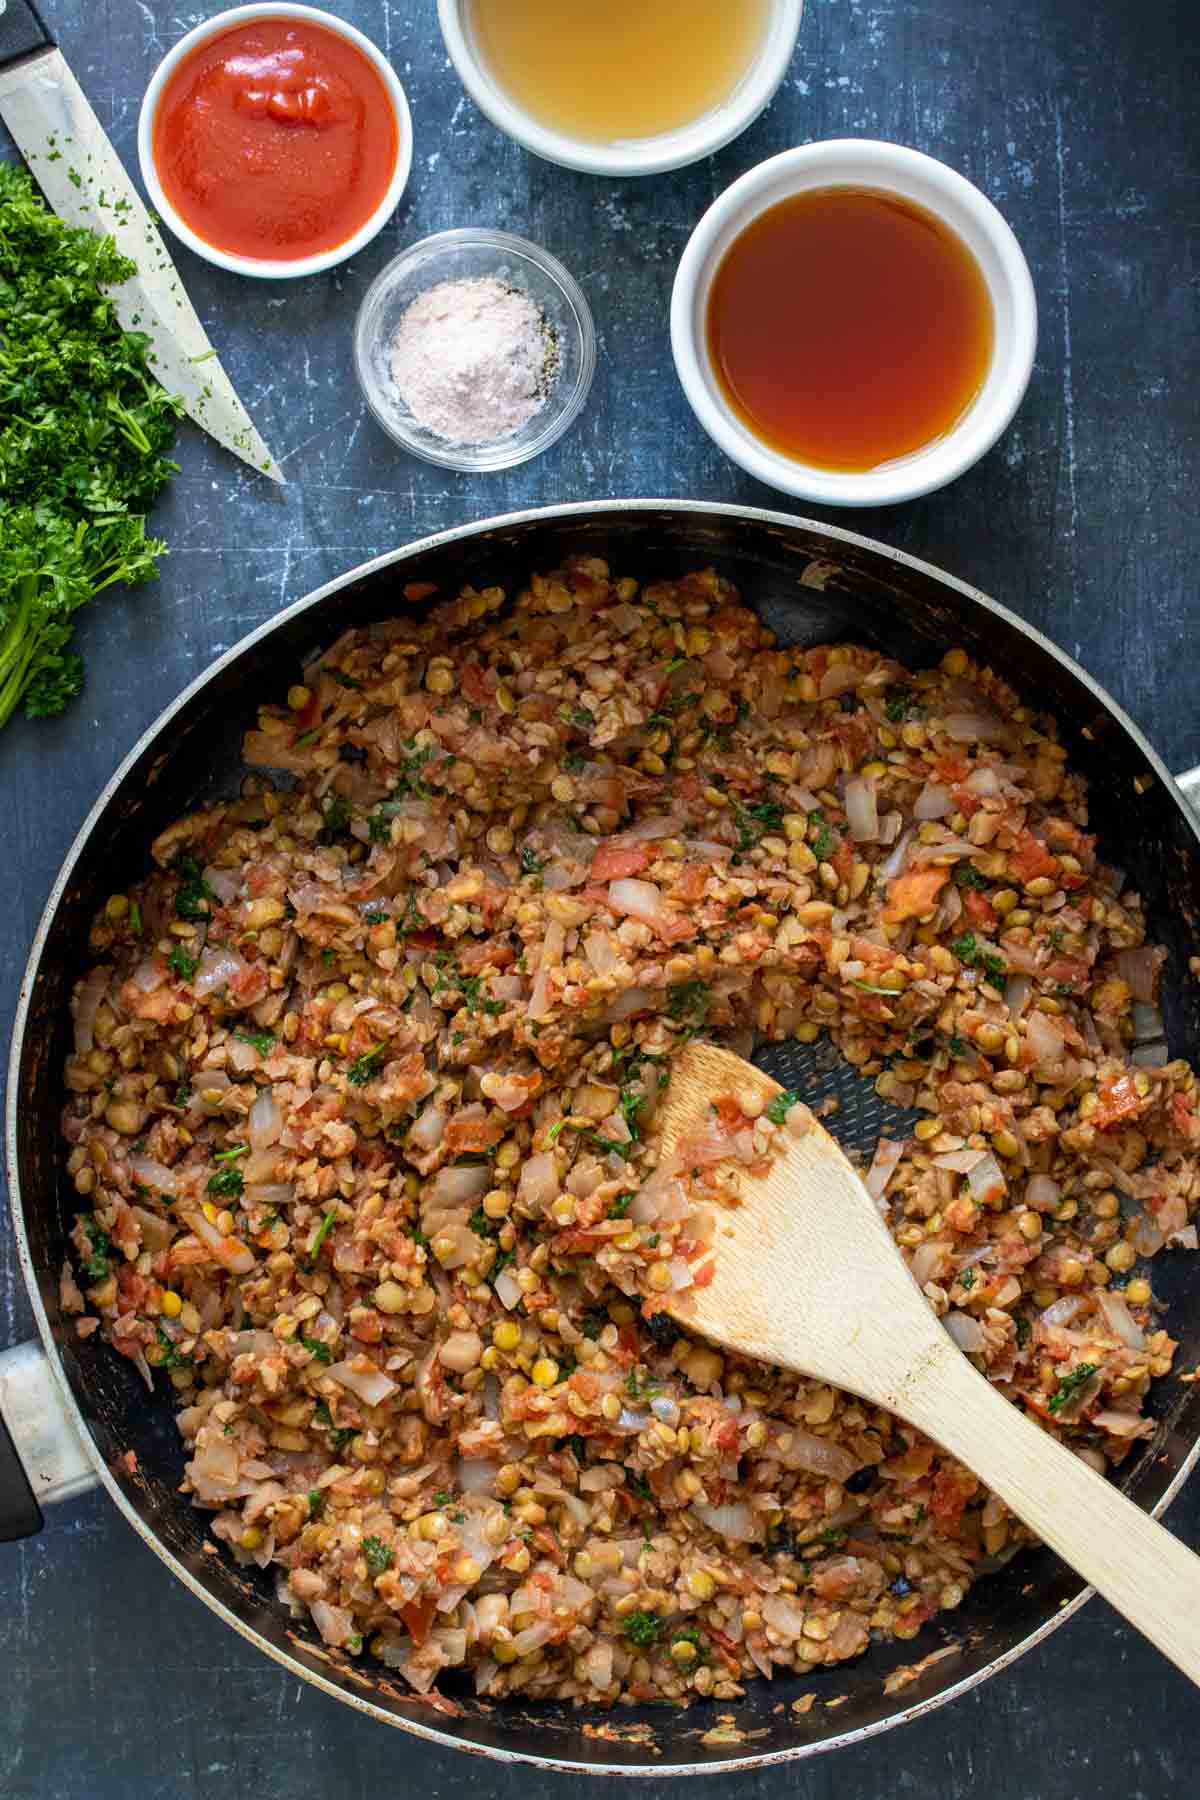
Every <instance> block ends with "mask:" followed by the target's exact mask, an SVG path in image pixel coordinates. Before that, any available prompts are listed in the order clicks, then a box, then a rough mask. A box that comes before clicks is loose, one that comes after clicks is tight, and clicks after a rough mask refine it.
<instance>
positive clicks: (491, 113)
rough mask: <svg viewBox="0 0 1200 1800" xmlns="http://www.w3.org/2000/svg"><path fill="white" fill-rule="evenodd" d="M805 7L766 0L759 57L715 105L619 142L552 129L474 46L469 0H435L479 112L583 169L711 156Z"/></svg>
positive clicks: (783, 55)
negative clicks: (670, 127)
mask: <svg viewBox="0 0 1200 1800" xmlns="http://www.w3.org/2000/svg"><path fill="white" fill-rule="evenodd" d="M647 4H648V5H649V4H653V0H647ZM731 4H736V0H731ZM803 10H804V0H771V11H770V17H769V19H768V22H767V29H766V35H765V37H764V39H763V43H762V47H761V49H760V51H759V54H758V57H757V58H756V60H755V62H754V64H753V66H752V67H751V68H750V69H749V70H748V71H747V73H746V75H745V77H744V78H743V79H742V80H741V81H740V82H739V83H738V85H737V87H736V88H735V89H734V91H733V93H732V94H730V96H729V98H728V100H726V101H725V102H724V103H723V104H722V105H721V106H718V107H715V108H714V109H713V111H712V112H709V113H705V115H704V116H703V118H700V119H697V120H696V121H695V123H694V124H691V125H685V126H681V127H680V129H679V130H678V131H666V132H663V133H662V134H661V135H659V136H658V137H650V138H642V139H639V140H637V141H636V142H632V143H617V144H596V143H592V142H590V141H589V140H587V139H584V138H573V137H568V136H566V135H565V134H564V133H563V132H559V131H550V130H548V129H547V127H546V126H545V125H542V124H539V122H538V121H537V120H536V119H535V118H532V117H531V116H530V114H529V113H527V112H526V111H525V110H524V108H522V107H520V106H517V105H516V104H515V103H514V101H513V100H511V99H510V98H509V96H508V94H506V93H505V91H504V89H503V88H501V87H500V86H499V85H498V84H497V83H496V82H495V81H494V80H493V78H492V75H491V72H490V71H489V69H488V67H487V64H486V62H485V61H484V59H483V57H482V56H481V54H480V52H479V49H478V46H477V45H476V43H475V40H474V36H473V33H472V31H471V28H470V22H469V18H468V13H469V0H438V21H439V23H440V24H441V27H442V36H443V38H444V39H445V40H446V49H447V51H448V52H449V55H450V60H451V62H452V63H453V64H454V67H455V68H456V69H457V71H458V77H459V80H460V81H461V82H462V84H463V86H464V87H465V88H466V90H467V92H468V94H470V96H471V98H472V100H474V102H475V104H476V106H477V107H478V108H479V110H480V112H482V113H484V114H486V116H487V117H488V118H489V119H490V120H491V121H492V124H493V125H495V126H498V127H499V129H500V130H501V131H503V132H505V133H507V135H508V136H509V137H510V138H515V139H516V141H517V143H518V144H523V145H524V146H525V148H526V150H532V151H533V152H534V154H535V156H543V157H545V159H546V161H547V162H552V163H559V164H561V166H562V167H563V168H565V169H580V170H582V171H583V172H584V173H585V174H588V175H614V176H623V175H659V174H661V173H662V172H663V170H665V169H682V168H683V167H684V166H685V165H686V164H687V163H693V162H698V161H699V160H700V158H701V157H702V156H711V154H712V152H713V151H714V150H719V149H720V148H721V147H722V145H723V144H728V143H729V141H730V140H731V139H732V138H735V137H737V136H738V134H739V133H740V132H743V131H745V129H746V127H747V126H748V125H752V124H753V123H754V121H755V119H757V117H758V115H759V113H760V112H762V111H763V109H764V108H765V107H766V106H767V105H768V104H769V102H770V101H771V100H772V98H773V97H774V94H775V90H776V88H777V87H778V86H779V84H780V82H781V81H782V80H783V77H784V75H785V74H786V72H787V67H788V64H789V62H790V61H791V58H792V51H793V50H794V49H795V47H796V36H797V33H798V32H799V30H800V15H801V13H802V12H803Z"/></svg>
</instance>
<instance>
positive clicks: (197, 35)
mask: <svg viewBox="0 0 1200 1800" xmlns="http://www.w3.org/2000/svg"><path fill="white" fill-rule="evenodd" d="M254 19H307V20H309V21H311V23H313V24H314V25H323V26H324V27H325V29H326V30H327V31H331V32H333V33H334V35H335V36H337V37H340V38H344V39H345V41H346V42H347V43H350V44H353V45H354V47H355V48H356V49H357V50H361V51H362V53H363V55H364V56H365V57H366V58H367V60H368V61H369V62H370V64H371V66H372V68H374V69H375V71H376V72H377V74H378V75H379V77H380V79H381V80H382V82H383V84H384V87H385V88H386V89H387V93H388V98H389V100H390V101H391V103H392V109H393V111H394V113H395V115H396V167H395V169H394V170H393V171H392V179H391V181H390V182H389V183H388V187H387V192H386V193H385V194H384V196H383V198H382V200H381V201H380V202H379V205H378V206H377V207H376V208H375V211H374V212H373V213H372V214H371V216H370V217H369V218H368V219H366V220H364V222H363V223H362V224H361V225H360V226H359V228H358V230H357V231H356V232H355V233H354V234H353V236H352V237H348V238H347V239H346V240H345V242H344V243H341V244H335V245H334V247H333V248H332V249H331V250H321V251H318V252H317V253H316V254H315V255H312V256H298V257H287V258H285V257H266V256H261V257H260V256H240V255H238V254H237V252H236V251H231V250H221V249H219V248H218V247H217V245H215V244H210V243H209V242H208V241H207V240H206V239H205V238H202V237H201V236H200V235H199V234H198V233H197V232H195V231H193V229H192V227H191V226H190V225H189V224H188V223H187V222H186V220H184V219H182V218H181V217H180V215H179V214H178V212H177V211H176V210H175V208H174V206H172V204H171V202H170V200H169V199H168V198H167V195H166V192H165V191H164V189H163V185H162V182H161V181H160V180H159V177H158V170H157V168H156V167H155V162H154V115H155V113H156V112H157V110H158V103H159V101H160V99H161V98H162V94H163V90H164V88H165V87H166V85H167V83H168V81H169V80H170V79H171V76H172V75H173V74H174V73H175V70H176V69H177V68H178V67H179V64H180V63H181V62H182V60H183V59H184V57H185V56H187V55H188V53H189V52H190V51H192V50H194V49H196V48H197V46H198V45H200V44H204V43H207V42H208V40H209V39H210V38H214V37H220V36H221V34H222V33H223V32H226V31H230V30H232V29H233V28H234V27H235V26H237V25H244V24H249V23H250V22H251V21H252V20H254ZM137 148H138V163H139V165H140V167H141V172H142V181H143V183H144V184H145V187H146V191H147V193H148V194H149V196H150V199H151V202H152V204H153V205H154V207H155V209H156V211H157V212H158V213H159V214H160V216H161V217H162V219H163V221H164V223H165V224H167V225H168V226H169V227H170V229H171V231H172V232H173V233H174V235H175V236H176V237H177V238H179V239H180V240H181V241H182V242H183V243H185V244H186V245H187V246H188V248H189V249H190V250H194V251H195V252H196V255H197V256H202V257H203V258H204V259H205V261H206V262H210V263H215V264H216V265H217V267H218V268H221V269H229V270H231V271H232V272H233V273H234V274H235V275H250V276H253V277H255V278H257V279H259V280H264V281H287V280H294V279H296V278H297V277H299V276H302V275H318V274H320V273H321V272H322V271H323V270H325V269H332V268H335V267H336V266H337V264H338V263H341V262H345V261H346V260H347V258H348V257H351V256H354V255H355V254H356V253H357V252H358V251H359V250H361V249H362V248H363V246H364V245H365V244H369V243H370V242H371V239H372V238H373V237H376V236H377V235H378V233H379V232H380V231H382V229H383V227H384V226H385V225H386V224H387V222H388V220H389V219H390V218H391V216H392V214H393V213H394V212H395V210H396V207H397V206H398V205H399V203H400V198H401V196H402V195H403V193H404V190H405V188H406V187H407V186H408V177H409V172H410V170H411V168H412V154H413V129H412V114H411V113H410V111H409V106H408V96H407V95H406V93H405V92H404V88H403V86H402V85H401V82H400V77H399V76H398V75H397V74H396V71H395V70H394V69H393V67H392V65H391V63H390V62H389V61H388V60H387V57H386V56H385V55H384V54H383V51H382V50H381V49H380V48H379V46H378V45H377V44H375V43H373V42H372V41H371V39H370V38H369V37H368V36H367V35H366V33H365V32H362V31H360V30H359V29H358V27H357V25H351V24H350V23H349V21H348V20H346V19H339V18H338V17H337V15H336V14H335V13H330V12H325V11H324V10H323V9H322V8H321V7H318V6H300V5H295V4H292V0H257V3H256V4H254V5H246V6H231V7H228V8H226V10H225V11H224V12H219V13H214V14H213V15H212V17H211V18H209V19H203V20H201V22H200V24H199V25H194V26H193V27H192V29H191V30H190V31H188V32H186V33H185V34H184V36H183V37H181V38H180V39H179V41H178V43H175V44H172V46H171V48H170V49H169V50H168V51H167V53H166V55H165V56H164V57H163V59H162V61H161V62H160V63H159V65H158V67H157V68H156V69H155V71H154V73H153V75H152V76H151V77H150V81H149V84H148V86H147V88H146V92H145V94H144V95H143V97H142V105H141V110H140V112H139V114H138V131H137Z"/></svg>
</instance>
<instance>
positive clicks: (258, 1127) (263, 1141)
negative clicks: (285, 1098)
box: [246, 1087, 283, 1150]
mask: <svg viewBox="0 0 1200 1800" xmlns="http://www.w3.org/2000/svg"><path fill="white" fill-rule="evenodd" d="M246 1127H247V1130H248V1132H249V1135H250V1148H251V1149H252V1150H269V1149H270V1147H271V1145H272V1144H277V1143H278V1142H279V1134H280V1132H281V1131H282V1130H283V1120H282V1119H281V1117H280V1114H279V1108H278V1106H277V1105H276V1104H275V1094H274V1091H273V1089H271V1088H269V1087H265V1088H260V1089H259V1090H258V1096H257V1098H256V1099H255V1102H254V1105H253V1106H252V1107H251V1108H250V1116H249V1118H248V1119H247V1121H246Z"/></svg>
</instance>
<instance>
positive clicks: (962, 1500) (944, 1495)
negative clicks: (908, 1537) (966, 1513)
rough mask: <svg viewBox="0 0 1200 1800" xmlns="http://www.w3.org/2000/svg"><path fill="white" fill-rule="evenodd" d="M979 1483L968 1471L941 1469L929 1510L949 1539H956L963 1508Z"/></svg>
mask: <svg viewBox="0 0 1200 1800" xmlns="http://www.w3.org/2000/svg"><path fill="white" fill-rule="evenodd" d="M978 1486H979V1483H978V1481H977V1480H976V1478H975V1476H974V1475H968V1474H967V1472H966V1470H965V1469H963V1470H958V1469H939V1470H938V1473H937V1474H936V1476H935V1477H934V1481H933V1494H932V1496H931V1497H930V1502H929V1510H930V1513H931V1514H932V1515H933V1518H934V1521H935V1523H936V1524H937V1526H938V1529H939V1530H940V1531H941V1532H943V1533H944V1534H945V1535H946V1536H947V1537H955V1536H957V1534H958V1527H959V1524H960V1522H961V1520H962V1515H963V1508H964V1507H965V1506H966V1504H967V1501H968V1500H969V1499H970V1498H971V1496H972V1494H974V1493H975V1491H976V1489H977V1488H978Z"/></svg>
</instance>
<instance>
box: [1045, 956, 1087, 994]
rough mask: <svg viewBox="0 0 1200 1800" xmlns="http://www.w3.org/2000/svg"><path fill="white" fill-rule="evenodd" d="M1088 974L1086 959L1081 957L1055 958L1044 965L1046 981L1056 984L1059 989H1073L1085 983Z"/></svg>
mask: <svg viewBox="0 0 1200 1800" xmlns="http://www.w3.org/2000/svg"><path fill="white" fill-rule="evenodd" d="M1090 973H1091V969H1090V967H1089V965H1088V962H1087V959H1086V958H1085V957H1082V956H1056V957H1055V958H1054V961H1053V962H1051V963H1047V965H1046V979H1047V981H1053V982H1056V983H1057V984H1058V985H1059V986H1060V987H1067V986H1072V987H1073V986H1075V985H1076V984H1077V983H1078V982H1081V981H1086V980H1087V978H1088V976H1089V975H1090Z"/></svg>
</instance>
